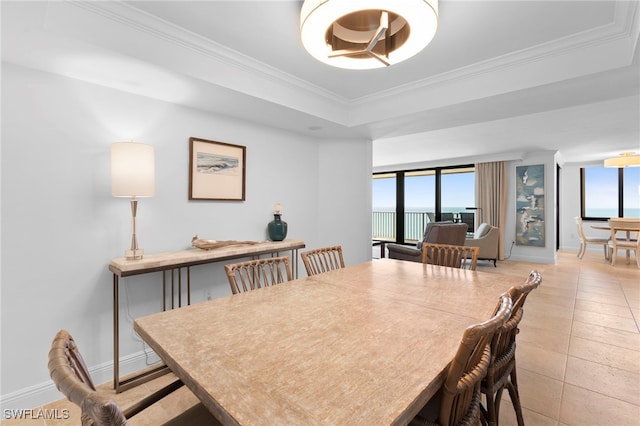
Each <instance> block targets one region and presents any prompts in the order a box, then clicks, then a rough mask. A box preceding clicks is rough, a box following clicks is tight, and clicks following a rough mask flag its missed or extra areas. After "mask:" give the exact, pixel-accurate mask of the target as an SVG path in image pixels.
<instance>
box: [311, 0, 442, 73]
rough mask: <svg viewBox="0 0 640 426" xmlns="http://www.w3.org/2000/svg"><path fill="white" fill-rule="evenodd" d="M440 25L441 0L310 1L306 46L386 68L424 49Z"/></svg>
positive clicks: (338, 60) (334, 58)
mask: <svg viewBox="0 0 640 426" xmlns="http://www.w3.org/2000/svg"><path fill="white" fill-rule="evenodd" d="M437 28H438V0H305V2H304V4H303V5H302V10H301V11H300V36H301V38H302V44H303V45H304V48H305V49H307V51H308V52H309V53H310V54H311V55H312V56H313V57H315V58H316V59H318V60H319V61H321V62H324V63H325V64H328V65H331V66H334V67H338V68H347V69H371V68H380V67H385V66H389V65H393V64H397V63H398V62H401V61H404V60H406V59H408V58H410V57H412V56H413V55H415V54H416V53H418V52H420V51H421V50H422V49H424V48H425V47H426V46H427V44H429V42H431V40H432V39H433V36H434V35H435V33H436V29H437Z"/></svg>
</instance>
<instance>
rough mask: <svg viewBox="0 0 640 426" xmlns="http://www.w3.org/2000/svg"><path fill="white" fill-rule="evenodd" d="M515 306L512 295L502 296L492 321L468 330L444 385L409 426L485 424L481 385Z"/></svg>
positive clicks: (449, 368) (450, 366)
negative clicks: (497, 338) (498, 335)
mask: <svg viewBox="0 0 640 426" xmlns="http://www.w3.org/2000/svg"><path fill="white" fill-rule="evenodd" d="M512 304H513V302H512V300H511V297H510V296H509V294H508V293H504V294H502V295H501V296H500V301H499V303H498V308H497V309H496V312H495V314H494V315H493V316H492V317H491V318H490V319H488V320H487V321H484V322H482V323H479V324H473V325H470V326H469V327H467V329H466V330H465V331H464V334H463V335H462V340H461V341H460V345H459V346H458V350H457V352H456V354H455V356H454V358H453V360H452V361H451V363H450V364H449V367H448V370H447V373H446V374H447V375H446V377H445V379H444V384H443V385H442V387H441V388H440V390H439V391H438V392H437V393H436V394H435V395H434V397H433V398H432V399H431V400H429V402H428V403H427V404H426V405H425V407H424V408H423V409H422V410H421V411H420V413H419V414H418V415H417V416H416V417H415V418H414V419H413V420H412V421H411V423H409V424H410V425H411V426H419V425H431V424H437V425H440V426H454V425H456V426H457V425H474V424H480V423H481V422H482V413H481V409H480V405H481V402H480V382H481V381H482V379H483V378H484V377H485V375H486V374H487V369H488V367H489V361H490V357H491V348H490V342H491V340H492V338H493V335H494V333H495V332H496V330H498V329H499V328H500V327H501V326H502V325H503V324H504V323H505V322H506V321H507V319H508V318H509V317H510V316H511V309H512Z"/></svg>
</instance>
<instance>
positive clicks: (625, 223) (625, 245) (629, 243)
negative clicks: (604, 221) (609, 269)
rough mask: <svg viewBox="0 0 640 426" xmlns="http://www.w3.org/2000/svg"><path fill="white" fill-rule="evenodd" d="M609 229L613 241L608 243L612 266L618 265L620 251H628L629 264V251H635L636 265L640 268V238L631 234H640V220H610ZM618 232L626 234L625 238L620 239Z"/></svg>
mask: <svg viewBox="0 0 640 426" xmlns="http://www.w3.org/2000/svg"><path fill="white" fill-rule="evenodd" d="M609 228H611V239H610V240H609V242H608V249H609V259H610V260H611V265H615V264H616V260H617V258H618V250H627V263H629V257H628V254H629V251H634V252H635V255H636V263H637V265H638V268H640V259H639V258H638V255H639V254H640V251H639V249H640V238H638V235H636V238H632V237H631V233H636V234H637V233H640V219H629V218H627V219H625V218H614V217H612V218H611V219H609ZM618 232H625V233H626V236H625V238H620V237H618Z"/></svg>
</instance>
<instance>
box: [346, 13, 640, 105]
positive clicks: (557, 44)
mask: <svg viewBox="0 0 640 426" xmlns="http://www.w3.org/2000/svg"><path fill="white" fill-rule="evenodd" d="M638 15H640V2H635V1H634V2H631V1H620V0H616V1H615V9H614V20H613V22H611V23H610V24H607V25H603V26H600V27H597V28H593V29H590V30H586V31H582V32H580V33H576V34H572V35H570V36H566V37H563V38H560V39H557V40H553V41H550V42H546V43H543V44H540V45H537V46H533V47H530V48H527V49H522V50H520V51H517V52H511V53H509V54H506V55H502V56H498V57H495V58H491V59H489V60H486V61H482V62H477V63H475V64H472V65H469V66H466V67H462V68H458V69H456V70H453V71H450V72H446V73H442V74H438V75H436V76H432V77H428V78H425V79H422V80H417V81H415V82H411V83H408V84H404V85H401V86H397V87H395V88H392V89H388V90H384V91H379V92H376V93H372V94H369V95H366V96H362V97H360V98H358V99H355V100H353V101H352V102H351V104H352V105H365V104H371V103H375V102H383V101H385V100H387V99H389V98H395V97H398V96H402V95H404V94H407V93H412V92H413V93H415V92H416V91H424V90H428V89H430V88H433V87H436V86H442V85H446V84H451V85H454V84H456V83H457V82H460V81H462V80H467V79H473V78H474V77H478V76H482V75H484V74H488V73H494V72H500V71H505V70H509V69H513V68H518V67H521V66H523V65H527V64H530V63H535V62H544V61H545V60H547V59H549V58H554V57H558V56H564V57H567V58H568V57H570V56H572V55H573V54H576V52H578V51H581V50H586V49H590V48H594V47H600V46H604V45H608V44H610V43H613V42H616V41H623V42H624V41H627V40H628V41H631V43H630V44H629V46H628V50H627V53H628V55H627V56H625V58H624V61H625V62H624V64H623V65H630V64H631V62H632V60H633V53H634V51H635V46H636V43H637V42H638V35H639V33H640V24H639V23H638ZM569 62H570V60H569ZM599 62H600V61H599ZM618 66H620V65H619V64H616V66H612V67H613V68H616V67H618ZM598 71H601V70H598ZM598 71H596V72H598Z"/></svg>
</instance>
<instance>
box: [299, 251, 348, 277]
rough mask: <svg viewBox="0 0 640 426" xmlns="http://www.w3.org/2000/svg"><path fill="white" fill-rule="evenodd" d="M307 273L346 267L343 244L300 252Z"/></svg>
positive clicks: (310, 274) (313, 273) (318, 272)
mask: <svg viewBox="0 0 640 426" xmlns="http://www.w3.org/2000/svg"><path fill="white" fill-rule="evenodd" d="M300 257H301V258H302V263H304V267H305V269H306V270H307V275H308V276H312V275H316V274H321V273H323V272H328V271H333V270H334V269H340V268H344V258H343V257H342V246H331V247H322V248H318V249H315V250H308V251H304V252H302V253H300Z"/></svg>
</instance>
